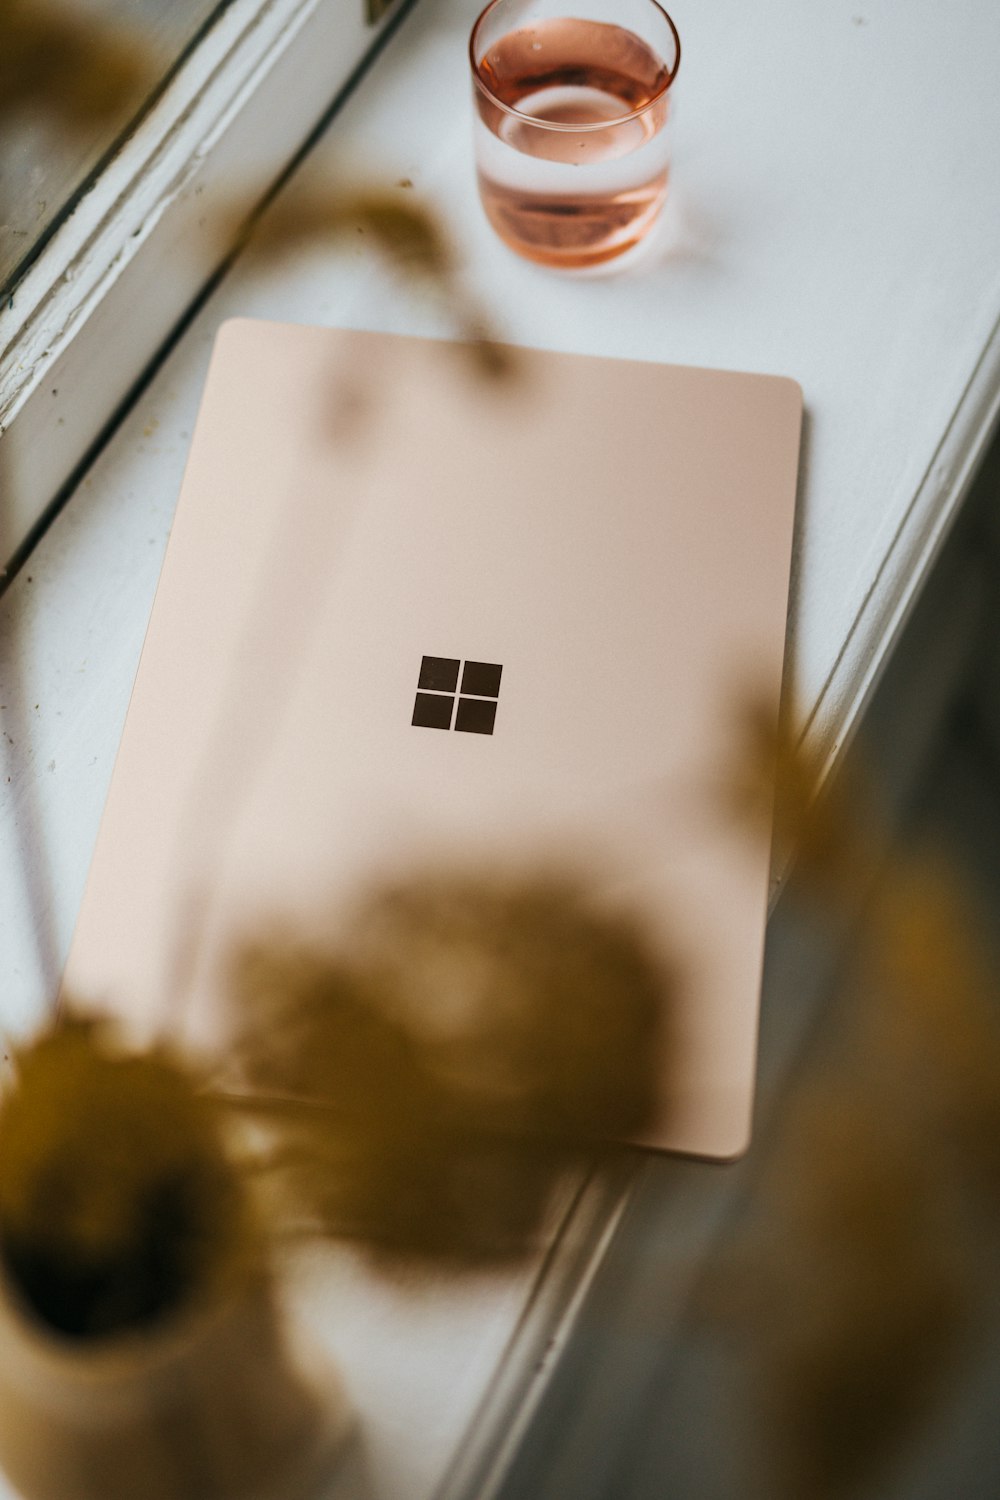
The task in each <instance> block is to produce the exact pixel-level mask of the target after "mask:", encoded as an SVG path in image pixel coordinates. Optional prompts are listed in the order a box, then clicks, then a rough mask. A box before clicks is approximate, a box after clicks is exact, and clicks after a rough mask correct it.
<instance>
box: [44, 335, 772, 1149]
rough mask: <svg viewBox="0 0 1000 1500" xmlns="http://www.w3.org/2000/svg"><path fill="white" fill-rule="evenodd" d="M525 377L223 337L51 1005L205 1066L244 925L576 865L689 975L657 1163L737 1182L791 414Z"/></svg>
mask: <svg viewBox="0 0 1000 1500" xmlns="http://www.w3.org/2000/svg"><path fill="white" fill-rule="evenodd" d="M512 354H513V356H514V358H513V367H512V370H511V372H510V374H509V375H508V376H507V377H505V378H504V379H502V380H490V379H488V378H486V377H485V376H483V375H481V374H480V373H479V372H478V371H477V369H476V366H475V364H474V362H473V361H472V360H471V358H470V356H469V351H468V350H463V349H462V348H461V347H459V346H455V345H450V344H447V343H443V342H438V341H434V340H424V339H417V338H409V337H401V336H395V335H386V334H374V333H363V332H357V331H345V330H334V329H319V328H305V327H293V326H287V325H281V324H268V323H260V322H252V321H244V320H236V321H233V322H231V323H228V324H226V325H225V326H224V327H223V328H222V330H221V332H220V334H219V337H218V342H217V345H216V349H215V353H214V356H213V359H212V363H211V368H210V371H209V375H208V381H207V385H206V389H205V394H204V400H203V403H202V407H201V412H200V416H199V419H198V423H197V428H196V431H195V434H194V438H193V442H192V448H191V454H190V459H189V463H188V467H187V471H186V474H185V478H184V482H183V488H182V491H181V496H180V501H179V504H178V508H177V514H176V521H175V525H174V529H173V532H172V535H171V539H170V543H169V547H168V550H167V555H166V560H165V563H164V567H163V574H162V578H161V581H160V585H159V589H158V592H157V596H156V600H155V604H154V608H153V612H152V616H151V620H150V624H149V630H148V635H147V638H146V642H145V646H144V649H143V653H142V658H141V662H140V665H139V670H138V674H137V678H136V682H135V688H134V693H133V697H132V700H131V704H130V707H129V712H128V717H127V721H126V725H125V730H124V735H123V739H122V743H121V749H120V753H119V757H118V760H117V763H116V767H115V771H114V775H113V779H112V783H111V790H110V794H109V798H108V803H107V808H106V811H105V815H104V819H103V822H102V825H101V829H100V833H99V837H98V841H97V846H96V850H95V854H94V859H93V865H92V869H91V872H90V877H89V881H88V884H87V887H86V892H85V896H84V900H83V904H82V909H81V913H80V917H79V923H78V928H77V932H76V935H75V939H74V943H73V947H72V952H71V956H70V960H69V965H68V970H67V975H66V982H65V985H66V989H67V991H68V992H70V993H72V994H73V995H78V996H84V997H86V998H87V999H88V1000H90V1001H93V1002H96V1003H101V1004H107V1005H109V1006H111V1007H112V1008H113V1009H115V1010H119V1011H122V1012H124V1013H126V1014H127V1015H128V1016H129V1017H130V1018H131V1019H132V1021H133V1023H134V1024H136V1025H138V1026H144V1027H146V1028H149V1027H159V1026H162V1025H163V1024H167V1025H168V1026H173V1025H176V1026H177V1027H178V1028H179V1029H180V1030H181V1031H182V1032H183V1033H184V1034H185V1035H186V1036H188V1037H189V1039H190V1040H192V1041H193V1042H195V1043H198V1042H208V1041H211V1040H213V1038H217V1036H218V1027H219V1024H220V1022H219V1016H218V1007H217V1004H216V1000H215V996H216V994H217V990H218V985H219V982H220V977H219V976H220V973H221V969H222V966H223V964H224V962H225V957H226V954H227V953H228V952H229V951H230V949H231V946H232V944H233V943H234V942H236V941H239V940H240V939H242V938H245V937H246V936H247V935H248V934H252V933H253V932H254V931H255V930H258V929H259V927H260V926H261V925H262V924H266V923H268V922H270V921H272V920H274V919H275V918H280V919H283V920H289V921H293V922H297V923H302V924H305V925H308V923H309V922H310V921H311V920H314V919H315V920H319V919H320V915H321V914H322V913H329V911H330V910H331V909H333V908H335V907H337V905H338V903H340V904H342V905H343V907H344V909H345V910H346V909H347V908H348V907H349V904H350V902H351V900H352V899H354V898H356V896H357V893H358V891H359V890H362V889H364V888H365V887H366V886H367V885H370V884H371V883H372V882H377V881H379V880H381V879H384V878H386V877H387V876H392V875H395V874H399V873H403V872H405V871H406V870H407V869H418V868H420V866H421V864H422V863H426V862H433V861H435V860H436V861H439V862H440V861H448V860H460V861H463V862H465V863H470V862H471V863H478V864H480V865H482V864H492V863H496V864H503V863H504V862H506V863H509V864H518V865H520V866H522V867H524V868H529V867H532V866H533V865H536V864H537V865H539V866H541V865H543V864H544V865H546V866H549V867H551V866H552V864H553V862H559V861H563V862H569V863H570V864H571V865H572V866H573V869H574V870H575V871H576V872H577V873H578V874H579V872H581V871H590V872H592V878H593V880H594V882H595V884H596V885H598V886H601V887H602V889H605V890H606V891H607V893H608V895H609V899H613V900H614V902H615V903H617V904H618V905H621V904H622V903H625V904H629V905H632V906H634V908H635V909H636V911H638V912H639V913H641V915H642V919H643V920H644V921H645V922H646V923H647V924H648V927H649V930H650V932H651V934H652V940H653V941H654V942H656V943H659V944H661V945H662V947H663V951H664V953H665V954H666V955H668V956H669V958H670V960H671V962H672V963H673V964H674V965H676V966H679V972H680V973H681V974H682V976H683V980H684V982H683V984H682V986H681V989H680V991H679V993H678V995H677V996H676V997H675V998H674V1001H673V1003H674V1004H675V1005H676V1006H677V1007H679V1009H678V1013H677V1015H676V1016H675V1017H674V1025H673V1028H672V1030H673V1048H674V1053H673V1059H672V1061H673V1066H672V1068H671V1072H670V1082H669V1085H667V1083H666V1071H665V1072H664V1079H665V1088H667V1087H668V1088H669V1093H670V1098H669V1100H667V1099H665V1101H664V1111H663V1125H662V1128H658V1129H656V1130H654V1131H653V1132H652V1136H651V1139H650V1141H649V1142H648V1143H649V1144H653V1145H656V1146H660V1147H666V1148H670V1149H676V1150H681V1151H686V1152H692V1153H696V1154H699V1155H704V1156H714V1157H730V1156H733V1155H736V1154H738V1153H739V1152H740V1151H741V1150H742V1149H743V1148H744V1147H745V1145H746V1143H747V1140H748V1138H749V1130H750V1119H751V1109H752V1101H753V1089H754V1074H755V1050H756V1036H757V1014H758V997H759V987H760V975H761V958H762V951H763V940H764V925H765V910H766V900H767V886H768V850H767V848H766V847H764V845H763V843H761V844H759V845H756V844H754V843H753V842H752V840H750V839H749V838H748V837H747V836H746V834H745V833H744V832H743V831H741V830H739V829H736V828H734V827H732V826H731V825H730V824H729V823H728V822H727V820H726V818H725V817H724V816H722V815H721V813H720V809H719V807H718V806H717V805H715V804H714V802H713V799H714V797H715V795H716V789H717V785H718V777H719V774H720V773H721V771H722V769H723V767H724V766H725V765H727V764H728V763H729V762H730V759H731V754H732V736H733V725H734V709H735V706H736V705H737V704H738V703H739V702H741V701H744V700H745V698H746V697H747V695H748V694H749V693H753V694H755V695H756V696H757V697H758V698H759V699H760V700H761V701H764V702H767V703H769V704H770V705H771V706H772V708H773V709H774V711H775V712H777V702H778V694H779V687H780V679H781V668H782V655H783V646H784V632H785V615H786V607H787V595H788V574H789V560H790V552H791V538H792V523H793V513H794V504H795V488H796V469H797V458H798V445H799V431H800V423H801V393H800V391H799V388H798V387H797V386H796V385H795V384H794V383H793V382H791V381H789V380H787V379H784V378H777V377H770V376H760V375H744V374H733V373H726V372H719V371H709V370H698V369H682V368H677V367H670V366H665V365H656V364H648V363H636V362H632V361H626V360H616V359H605V358H594V357H585V356H575V355H567V354H557V353H550V352H543V351H538V350H527V349H525V350H516V351H512ZM192 893H195V894H194V895H192ZM192 903H193V905H192ZM195 908H197V909H195ZM192 924H193V925H194V926H196V927H198V928H199V930H200V932H201V938H200V941H199V943H198V945H197V952H196V953H190V952H187V951H186V949H185V942H186V938H185V934H189V933H190V931H191V930H192ZM185 964H187V965H188V966H189V968H190V969H191V972H190V973H189V974H187V975H185V976H184V978H183V983H182V984H181V983H180V981H179V979H178V974H179V973H180V971H182V970H183V969H184V967H185ZM179 985H180V988H181V989H183V991H184V993H185V995H186V996H187V998H186V1000H185V1002H184V1005H183V1006H182V1007H180V1006H179V1007H178V1011H179V1013H178V1014H177V1015H176V1016H174V1015H173V1014H172V1010H171V1007H172V996H174V995H175V994H176V993H178V986H179Z"/></svg>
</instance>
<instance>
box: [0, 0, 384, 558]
mask: <svg viewBox="0 0 1000 1500" xmlns="http://www.w3.org/2000/svg"><path fill="white" fill-rule="evenodd" d="M404 6H405V0H394V3H391V4H390V5H389V6H388V7H387V8H386V7H382V10H383V14H382V17H381V19H380V20H379V22H378V24H377V26H373V25H372V24H371V23H370V22H369V21H368V15H369V12H370V10H371V9H372V7H371V6H370V3H369V0H232V4H231V5H230V6H229V7H228V8H227V9H226V10H225V11H224V12H223V13H222V15H221V16H220V18H219V20H218V21H217V22H216V24H215V25H214V26H213V27H212V28H211V29H210V30H209V32H208V33H207V34H206V36H205V37H204V39H203V40H202V41H201V43H200V44H199V45H198V47H197V48H196V49H195V50H194V52H193V53H192V55H191V57H190V58H189V59H188V60H187V61H186V62H185V64H184V66H183V67H182V68H181V69H180V70H179V72H178V74H177V76H176V77H175V78H174V79H173V80H172V81H171V83H170V84H169V86H168V87H167V89H166V90H165V92H164V94H163V96H162V97H161V98H160V99H159V100H158V101H157V103H156V104H155V106H154V107H153V109H152V110H151V111H150V113H149V114H148V115H147V116H146V117H145V118H144V119H143V121H142V123H141V124H140V126H139V128H138V129H137V130H136V131H135V132H134V134H133V135H132V136H131V138H130V139H129V140H128V141H127V143H126V144H125V145H124V147H123V148H122V150H121V151H120V152H119V153H118V155H117V156H116V157H115V158H114V159H113V161H112V162H111V163H110V164H109V165H108V167H107V168H106V170H105V171H104V172H103V173H102V174H101V176H100V178H99V179H98V181H97V183H96V184H95V186H94V187H93V188H92V190H91V191H89V192H88V193H86V194H84V196H83V197H82V198H81V200H80V202H79V203H78V204H77V205H76V207H75V209H74V210H73V212H72V213H71V214H70V215H69V216H68V217H67V219H66V221H65V222H64V223H63V224H62V225H61V226H60V228H59V229H58V231H57V232H56V233H55V235H54V236H53V238H52V240H51V242H50V243H49V245H48V246H47V247H46V248H45V250H44V251H43V253H42V254H41V255H40V256H39V258H38V260H37V261H36V262H35V264H34V265H33V266H32V267H31V268H30V269H29V271H28V272H27V274H26V275H25V276H24V278H23V280H22V281H21V282H20V284H19V285H18V286H17V287H16V289H15V291H14V294H13V295H12V296H11V297H10V298H9V299H8V300H6V301H5V303H4V305H3V307H2V308H0V351H2V352H0V465H2V468H3V477H4V486H3V511H2V514H0V563H2V562H4V561H6V559H7V558H9V557H10V556H11V554H13V553H14V552H15V551H16V550H17V548H18V547H20V546H21V545H22V544H23V542H24V541H25V539H26V538H27V537H28V536H29V535H30V533H31V531H32V529H33V528H34V527H36V526H37V524H38V523H39V521H40V519H41V518H42V517H43V516H44V514H45V512H46V510H47V508H48V507H49V505H50V503H51V502H52V500H53V498H54V497H55V496H57V495H58V493H59V491H60V490H61V489H62V488H63V487H64V486H65V484H66V483H67V481H68V480H69V479H70V477H71V476H72V474H73V473H74V471H75V470H76V469H77V468H78V467H79V465H80V464H81V462H82V461H83V460H84V459H85V457H86V456H87V454H88V453H89V452H90V451H91V449H92V447H93V445H94V443H95V441H97V439H98V438H99V437H100V435H101V433H102V431H103V430H104V429H105V428H106V427H107V425H108V423H109V422H110V421H111V419H112V418H113V416H114V414H115V412H116V411H117V409H118V408H119V406H120V405H121V403H122V402H123V401H124V400H125V399H126V398H127V397H128V395H129V392H130V391H131V390H132V389H133V387H134V386H135V383H136V380H137V379H138V378H139V376H140V375H141V373H142V371H143V370H144V369H145V368H146V366H147V365H148V364H149V362H150V361H151V360H152V359H153V358H154V356H155V355H156V353H157V351H158V350H159V349H160V348H161V346H162V345H163V343H164V341H165V340H166V339H167V338H168V337H169V335H170V333H171V332H172V330H173V329H174V328H175V326H176V324H177V322H178V320H179V319H180V318H181V317H182V315H183V314H184V312H185V311H186V309H187V308H188V307H189V306H190V305H191V303H192V302H193V301H194V299H195V298H196V297H197V296H198V294H199V293H200V292H201V290H202V289H203V287H204V286H205V284H206V282H207V281H208V280H209V278H210V277H211V275H212V273H213V272H214V271H215V270H216V269H217V267H218V265H219V263H220V261H221V260H222V259H223V256H224V252H225V249H226V246H225V244H224V242H223V241H222V240H221V239H220V231H221V224H220V217H219V215H220V211H223V212H224V209H225V206H226V205H228V204H231V203H235V202H236V201H240V202H242V203H244V204H245V205H247V206H248V207H249V206H250V205H253V204H254V203H256V202H257V201H258V200H259V199H260V198H261V197H262V196H263V195H264V194H265V193H266V191H267V190H268V188H270V187H271V185H272V184H273V183H274V181H275V180H276V179H277V178H278V177H279V175H280V174H281V172H282V171H283V169H284V168H285V167H286V166H287V165H288V164H289V162H290V161H291V160H292V159H293V157H294V156H295V154H296V152H297V151H298V149H299V148H300V147H301V146H302V144H303V143H304V142H305V141H306V140H307V139H308V137H309V135H310V133H311V132H312V130H313V129H314V128H315V127H316V125H317V124H318V123H319V122H320V121H321V120H322V119H323V117H324V115H325V114H326V112H327V111H328V109H329V107H330V105H331V103H332V102H333V100H334V99H335V98H336V96H337V95H338V94H339V93H340V91H341V90H342V89H343V88H344V86H345V84H347V82H348V81H349V79H350V77H351V75H352V73H353V72H354V70H355V69H356V68H357V67H358V65H359V64H360V63H361V61H362V59H363V58H364V56H365V54H366V53H367V52H368V50H369V49H370V47H371V46H372V44H373V42H374V41H375V40H376V38H377V37H378V36H379V35H380V33H381V32H382V31H384V30H385V28H386V26H387V25H389V24H390V23H391V17H392V15H394V14H398V13H399V12H400V11H401V10H402V9H403V8H404Z"/></svg>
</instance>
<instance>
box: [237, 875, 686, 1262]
mask: <svg viewBox="0 0 1000 1500" xmlns="http://www.w3.org/2000/svg"><path fill="white" fill-rule="evenodd" d="M233 999H234V1010H235V1013H236V1015H237V1017H238V1018H239V1022H238V1025H239V1036H238V1040H237V1046H236V1057H237V1059H238V1065H239V1070H240V1074H241V1082H242V1085H243V1087H244V1088H245V1089H249V1090H250V1092H251V1094H252V1096H253V1099H252V1100H251V1108H256V1107H257V1106H256V1105H255V1104H254V1103H253V1100H257V1101H259V1100H260V1099H261V1097H262V1096H264V1095H268V1094H270V1095H272V1096H273V1095H275V1094H278V1095H280V1096H282V1097H284V1098H285V1099H295V1100H299V1101H309V1102H310V1103H309V1106H300V1107H295V1106H289V1105H286V1106H284V1107H282V1106H278V1107H276V1108H275V1109H272V1110H271V1112H270V1125H271V1128H272V1129H273V1131H274V1132H275V1147H274V1154H273V1155H272V1158H271V1166H272V1169H273V1170H274V1172H276V1173H277V1175H278V1176H282V1174H283V1180H284V1183H285V1187H286V1190H289V1191H291V1193H292V1195H293V1197H294V1198H295V1199H296V1201H297V1203H298V1204H299V1207H300V1210H301V1212H302V1214H303V1216H304V1217H305V1218H306V1219H307V1220H311V1221H312V1222H313V1223H315V1224H318V1225H320V1226H322V1228H323V1229H324V1231H325V1232H333V1233H340V1234H349V1235H351V1236H353V1237H356V1238H359V1239H360V1240H362V1241H365V1242H367V1243H369V1244H372V1245H375V1246H381V1247H382V1248H386V1247H391V1248H394V1249H396V1250H397V1251H398V1250H405V1251H408V1252H410V1253H419V1254H422V1255H425V1256H427V1255H434V1256H444V1257H446V1258H448V1259H450V1260H452V1261H454V1262H456V1263H457V1262H462V1261H471V1262H474V1263H478V1262H480V1261H482V1260H484V1259H497V1258H503V1257H505V1256H507V1255H510V1254H515V1253H520V1252H523V1251H524V1250H525V1249H526V1248H528V1246H529V1245H530V1244H531V1243H533V1242H534V1239H535V1238H536V1237H537V1232H538V1228H539V1225H540V1224H541V1222H542V1220H543V1218H544V1213H545V1208H546V1206H547V1204H548V1201H549V1199H550V1197H551V1192H552V1188H553V1186H554V1184H555V1182H556V1180H557V1179H558V1177H559V1175H560V1173H561V1172H562V1171H564V1170H565V1168H566V1167H567V1165H568V1164H569V1163H570V1162H571V1161H572V1160H573V1159H574V1158H575V1156H576V1154H577V1153H578V1152H580V1151H581V1150H582V1149H583V1148H585V1147H588V1148H591V1149H592V1148H593V1147H594V1146H595V1144H597V1143H599V1142H603V1141H607V1140H609V1139H620V1138H621V1137H623V1136H627V1135H630V1134H634V1133H637V1132H639V1131H641V1130H642V1129H643V1128H645V1127H646V1126H648V1125H649V1124H650V1123H651V1120H652V1115H653V1110H654V1109H655V1107H656V1105H657V1102H658V1101H657V1090H656V1081H657V1080H656V1076H655V1074H654V1068H657V1067H658V1066H659V1064H660V1062H661V1060H662V1055H663V1053H662V1045H661V1041H660V1038H661V1034H662V1028H663V1024H664V1022H663V1017H664V1007H665V1004H667V1003H668V1002H669V986H668V984H667V982H666V981H665V979H664V976H663V973H662V970H661V968H660V966H659V964H658V963H657V962H656V961H655V960H654V958H653V955H652V953H651V951H650V949H649V947H648V945H647V943H646V941H645V938H644V935H643V933H642V931H641V929H640V928H639V926H638V925H637V924H635V923H633V922H631V921H629V920H626V919H624V918H621V917H612V916H608V915H606V914H604V913H600V912H598V911H596V910H595V909H594V908H593V906H592V905H591V903H589V902H588V901H587V900H586V898H585V896H584V894H583V892H582V891H581V889H579V888H578V887H577V886H575V885H574V884H572V883H570V882H568V881H558V880H543V879H533V880H503V879H499V878H490V877H481V876H476V875H463V874H460V875H454V874H451V875H445V874H440V873H437V872H433V873H430V874H427V875H425V876H423V877H421V878H418V879H414V880H413V881H411V882H409V883H408V884H405V885H398V886H395V887H393V888H392V889H389V890H383V891H381V892H378V893H376V894H375V895H374V896H373V897H372V898H371V899H370V900H369V901H368V902H367V903H366V904H365V905H364V906H363V907H362V909H361V911H360V912H359V914H358V917H357V920H356V923H355V924H354V925H353V927H352V929H351V932H350V935H349V937H348V939H347V940H345V942H344V944H343V945H342V946H341V948H340V949H338V950H335V951H333V952H326V953H324V952H322V951H318V950H317V949H315V948H311V947H305V946H303V945H302V944H300V943H297V942H296V941H295V940H293V939H288V938H283V937H280V936H279V937H276V938H274V939H272V940H271V941H270V942H269V943H266V944H263V945H260V944H258V945H256V946H255V947H253V948H252V949H248V950H247V951H246V952H244V953H243V954H242V955H241V957H240V960H239V962H238V964H237V966H236V970H235V976H234V985H233ZM317 1104H319V1105H321V1106H323V1107H322V1108H316V1107H315V1106H316V1105H317ZM310 1106H311V1107H310Z"/></svg>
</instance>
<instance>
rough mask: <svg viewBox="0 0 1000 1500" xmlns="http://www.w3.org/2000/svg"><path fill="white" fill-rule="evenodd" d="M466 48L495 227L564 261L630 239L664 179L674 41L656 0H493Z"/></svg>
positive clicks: (485, 197) (607, 253)
mask: <svg viewBox="0 0 1000 1500" xmlns="http://www.w3.org/2000/svg"><path fill="white" fill-rule="evenodd" d="M567 4H568V5H571V6H572V7H573V10H572V14H569V15H568V14H567V13H566V7H567ZM469 52H470V58H471V62H472V78H473V92H474V100H475V122H474V123H475V140H476V171H477V175H478V178H479V194H480V197H481V199H482V202H483V207H484V209H485V210H486V216H487V218H488V219H489V221H490V223H491V224H492V225H493V228H494V229H495V230H496V232H497V234H498V235H499V236H500V238H501V239H502V240H504V241H505V242H506V244H508V245H509V246H510V247H511V249H512V250H516V251H517V252H518V254H520V255H524V256H527V257H528V259H529V260H535V261H540V262H541V264H542V265H546V266H562V267H582V266H595V265H600V264H601V262H602V261H607V260H612V259H614V258H615V257H616V256H619V255H623V254H624V253H625V252H626V251H627V250H630V249H631V248H632V247H633V246H634V245H637V244H638V243H639V241H640V240H642V239H643V238H644V237H645V235H647V234H648V233H649V230H650V229H651V228H652V226H653V224H654V223H655V221H656V218H657V216H658V214H659V212H660V209H661V208H662V206H663V201H664V199H665V197H666V193H667V174H668V171H669V166H670V131H669V117H670V101H671V90H672V86H673V82H674V79H675V78H676V77H677V68H678V65H679V63H680V57H681V44H680V38H679V37H678V35H677V28H676V27H675V25H674V23H673V21H672V20H671V19H670V17H669V16H668V15H667V13H666V11H665V10H663V9H662V7H661V6H659V5H657V4H656V3H655V0H492V3H491V4H490V5H487V7H486V9H485V10H484V11H483V13H482V15H481V16H480V17H479V20H478V21H477V22H476V24H475V26H474V27H473V29H472V37H471V40H470V43H469Z"/></svg>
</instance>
